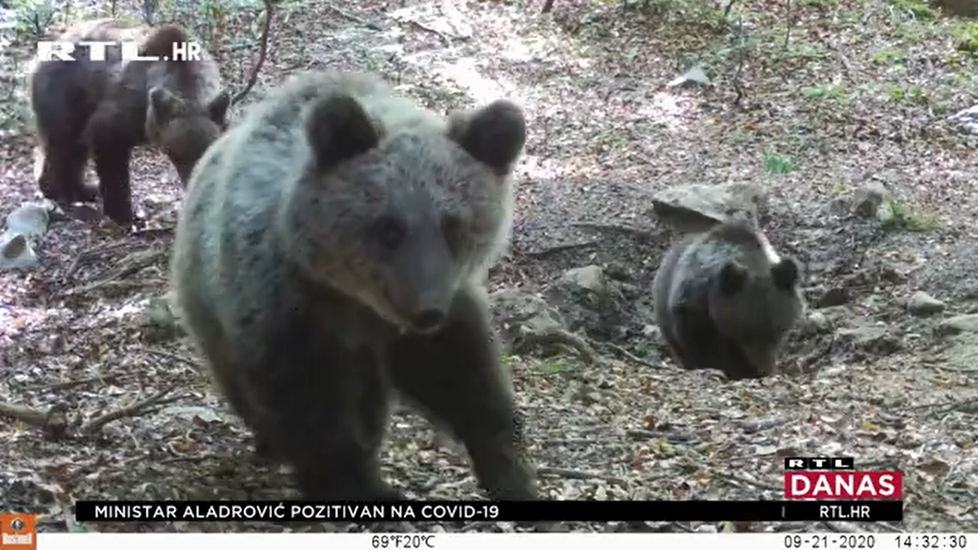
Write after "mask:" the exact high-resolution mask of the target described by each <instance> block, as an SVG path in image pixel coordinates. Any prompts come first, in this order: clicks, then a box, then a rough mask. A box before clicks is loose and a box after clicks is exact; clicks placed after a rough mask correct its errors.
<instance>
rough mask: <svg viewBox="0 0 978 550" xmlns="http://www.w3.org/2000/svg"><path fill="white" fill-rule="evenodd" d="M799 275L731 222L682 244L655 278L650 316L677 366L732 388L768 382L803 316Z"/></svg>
mask: <svg viewBox="0 0 978 550" xmlns="http://www.w3.org/2000/svg"><path fill="white" fill-rule="evenodd" d="M800 282H801V270H800V266H799V264H798V263H797V262H796V261H795V260H794V259H792V258H781V257H780V256H778V254H777V252H775V250H774V248H773V247H772V246H771V243H770V242H769V241H768V239H767V237H766V236H765V235H764V233H763V232H761V231H760V230H759V229H758V228H757V227H756V226H755V225H754V223H753V222H751V221H749V220H743V219H730V220H728V221H725V222H723V223H719V224H717V225H715V226H713V227H712V228H711V229H709V230H708V231H705V232H702V233H699V234H695V235H693V236H690V237H687V238H686V239H684V240H683V241H681V242H680V243H678V244H676V245H675V246H673V248H672V249H671V250H670V251H669V252H668V253H666V255H665V256H664V258H663V259H662V262H661V263H660V265H659V269H658V272H657V273H656V275H655V280H654V282H653V289H654V293H655V314H656V320H657V323H658V325H659V328H660V330H661V331H662V335H663V337H664V339H665V341H666V344H667V346H668V348H669V350H670V351H671V352H672V354H673V357H674V358H675V360H676V362H677V363H679V365H680V366H681V367H683V368H686V369H690V370H694V369H717V370H720V371H722V372H724V373H725V374H726V375H727V378H729V379H731V380H737V379H743V378H759V377H763V376H767V375H770V374H772V373H773V372H774V371H775V368H776V361H777V356H778V350H779V348H780V345H781V342H782V341H783V339H784V336H785V335H786V334H787V332H788V331H789V330H790V329H791V328H792V327H793V326H794V325H795V323H796V322H797V321H798V319H799V318H800V317H801V316H802V315H803V313H804V311H805V301H804V298H803V297H802V295H801V291H800V289H799V284H800Z"/></svg>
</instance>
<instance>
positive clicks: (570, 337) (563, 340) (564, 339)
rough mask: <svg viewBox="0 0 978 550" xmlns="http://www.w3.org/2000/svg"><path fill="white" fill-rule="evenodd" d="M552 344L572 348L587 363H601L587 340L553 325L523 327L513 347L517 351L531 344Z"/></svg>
mask: <svg viewBox="0 0 978 550" xmlns="http://www.w3.org/2000/svg"><path fill="white" fill-rule="evenodd" d="M554 344H558V345H564V346H567V347H569V348H572V349H574V350H575V351H577V353H578V355H580V357H581V359H582V360H583V361H584V362H585V363H587V364H588V365H600V364H602V363H603V361H602V359H601V357H600V356H599V355H598V354H597V353H596V352H595V351H594V348H593V347H591V344H589V343H588V341H587V340H585V339H584V338H582V337H580V336H578V335H576V334H574V333H573V332H570V331H568V330H566V329H562V328H556V327H553V328H547V329H542V330H538V331H535V330H532V329H529V328H524V330H523V331H521V333H520V335H519V339H518V342H517V343H516V345H515V346H514V348H515V349H516V350H517V351H519V350H525V349H527V348H530V347H533V346H548V345H554Z"/></svg>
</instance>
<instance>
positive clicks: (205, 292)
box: [171, 72, 537, 500]
mask: <svg viewBox="0 0 978 550" xmlns="http://www.w3.org/2000/svg"><path fill="white" fill-rule="evenodd" d="M525 139H526V124H525V120H524V117H523V114H522V111H521V110H520V109H519V108H518V107H516V106H515V105H513V104H512V103H510V102H508V101H504V100H499V101H496V102H493V103H490V104H488V105H486V106H483V107H482V108H479V109H474V110H471V111H468V112H462V113H454V114H452V115H451V116H449V117H448V118H447V119H446V118H442V117H440V116H436V115H435V114H433V113H431V112H428V111H426V110H423V109H420V108H419V107H417V106H416V105H415V104H414V103H413V102H411V101H408V100H407V99H404V98H400V97H396V96H394V95H393V92H392V91H391V89H389V88H388V86H387V85H386V84H385V83H384V82H383V81H381V80H380V79H379V78H377V77H375V76H373V75H370V74H364V73H341V72H326V73H320V72H312V73H305V74H302V75H299V76H296V77H293V78H291V79H290V80H289V81H287V83H286V84H284V85H283V87H282V88H281V89H279V90H277V91H275V92H274V93H273V94H271V95H270V96H269V97H268V98H266V99H265V100H264V101H263V102H262V103H260V104H258V105H256V106H255V108H253V109H252V110H250V111H249V112H248V113H247V114H246V115H245V117H244V118H243V119H242V120H241V122H240V123H239V124H237V125H236V126H235V127H233V128H232V129H230V130H229V131H228V132H227V133H225V134H224V135H223V136H222V137H221V138H220V139H219V140H218V141H217V142H216V143H215V144H214V145H213V146H212V147H211V148H210V149H209V150H208V152H207V153H206V154H205V155H204V157H203V158H202V159H201V160H200V163H199V164H198V168H197V170H196V171H195V173H194V175H193V177H192V179H191V181H190V184H189V187H188V191H187V196H186V198H185V202H184V205H183V207H182V210H181V219H180V221H179V223H178V226H177V232H176V240H175V244H174V252H173V258H172V263H171V269H172V283H173V285H174V290H175V291H176V292H175V296H176V305H177V307H178V308H180V309H181V310H182V312H183V319H184V323H185V324H186V327H187V329H188V332H189V333H190V334H191V336H192V339H193V340H194V341H195V344H196V346H197V348H198V349H199V351H200V353H201V354H202V356H203V357H204V358H206V360H207V362H208V363H209V365H210V367H211V369H212V371H213V373H214V375H215V379H216V381H217V383H218V386H219V387H220V389H221V390H222V391H223V393H224V395H225V396H226V398H227V399H228V401H229V403H230V405H231V406H232V407H233V409H234V410H235V411H236V412H237V413H238V414H239V415H240V416H241V417H242V418H243V420H244V421H245V423H246V424H247V425H248V426H249V427H250V429H251V430H252V431H253V432H254V433H255V436H256V441H257V442H258V444H259V446H264V447H265V449H266V450H267V451H268V453H269V454H270V455H273V456H274V457H276V458H279V459H282V460H284V461H285V462H287V463H289V464H291V466H292V467H293V469H294V473H295V478H296V481H297V485H298V487H299V489H300V490H301V492H302V493H303V495H304V496H305V497H307V498H312V499H356V500H360V499H377V500H389V499H399V498H401V495H402V493H401V492H400V491H398V490H395V489H394V488H393V487H392V486H391V485H389V484H388V483H387V482H386V481H384V480H383V479H382V477H381V475H380V471H379V464H378V460H379V456H378V449H379V447H380V445H381V443H382V440H383V438H384V435H385V432H386V426H387V422H388V414H389V405H390V398H391V395H392V391H397V392H399V393H400V394H401V395H402V396H403V397H405V398H407V400H408V402H413V403H414V404H416V405H417V406H418V407H419V408H420V409H421V410H422V411H424V412H426V413H428V414H429V415H430V418H432V420H434V421H435V422H436V424H439V425H441V426H444V427H447V428H448V429H449V430H450V431H451V432H452V433H453V434H454V435H455V436H457V437H458V438H460V439H461V441H462V442H463V443H464V444H465V446H466V448H467V450H468V453H469V455H470V457H471V460H472V463H473V468H474V471H475V474H476V477H477V478H478V481H479V483H480V485H481V487H483V488H484V489H485V490H486V491H487V492H488V493H489V495H490V496H491V498H493V499H503V500H507V499H508V500H532V499H535V498H536V495H537V490H536V480H535V475H534V471H533V468H532V466H531V465H530V464H529V463H528V462H527V460H526V458H525V456H524V444H523V435H522V427H521V426H522V422H521V417H520V415H519V413H518V411H517V409H516V406H515V403H514V397H513V390H512V382H511V380H510V378H509V374H508V372H507V371H505V370H503V369H502V368H501V367H500V363H499V350H498V349H497V344H496V341H495V338H494V335H493V332H492V330H491V328H490V326H489V316H488V312H487V304H486V297H485V288H484V284H485V280H486V277H487V271H488V268H489V267H490V266H491V265H492V264H493V263H495V262H496V261H497V259H498V258H499V256H500V255H501V253H502V252H504V251H505V249H506V247H507V246H508V243H509V232H510V227H511V215H512V189H511V185H512V184H511V173H512V170H513V165H514V163H515V162H516V161H517V159H518V158H519V155H520V154H521V152H522V149H523V145H524V142H525Z"/></svg>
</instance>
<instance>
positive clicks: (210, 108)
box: [207, 91, 231, 126]
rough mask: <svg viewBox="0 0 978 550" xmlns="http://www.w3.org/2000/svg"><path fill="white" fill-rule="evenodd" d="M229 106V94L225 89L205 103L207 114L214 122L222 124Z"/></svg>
mask: <svg viewBox="0 0 978 550" xmlns="http://www.w3.org/2000/svg"><path fill="white" fill-rule="evenodd" d="M230 106H231V96H230V95H228V93H227V92H226V91H224V92H221V93H219V94H217V97H215V98H214V99H212V100H211V102H210V104H209V105H207V115H208V116H209V117H210V119H211V120H213V121H214V123H215V124H218V125H220V126H224V123H225V121H226V119H227V115H228V107H230Z"/></svg>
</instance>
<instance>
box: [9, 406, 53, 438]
mask: <svg viewBox="0 0 978 550" xmlns="http://www.w3.org/2000/svg"><path fill="white" fill-rule="evenodd" d="M66 412H67V410H66V409H65V407H64V405H61V404H60V403H59V404H57V405H54V406H53V407H51V408H50V409H48V410H47V411H43V412H42V411H39V410H36V409H32V408H30V407H25V406H23V405H13V404H10V403H0V416H6V417H9V418H13V419H16V420H20V421H21V422H23V423H24V424H27V425H28V426H33V427H35V428H40V429H41V430H43V431H44V436H45V437H46V438H48V439H52V440H58V439H61V438H62V437H64V435H65V433H66V432H67V431H68V415H67V414H66Z"/></svg>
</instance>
